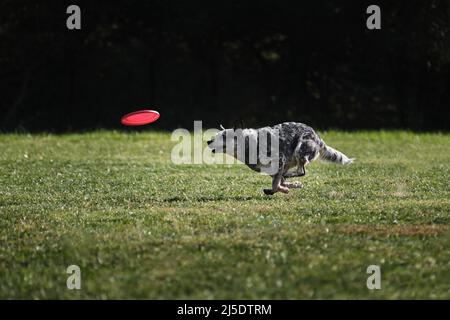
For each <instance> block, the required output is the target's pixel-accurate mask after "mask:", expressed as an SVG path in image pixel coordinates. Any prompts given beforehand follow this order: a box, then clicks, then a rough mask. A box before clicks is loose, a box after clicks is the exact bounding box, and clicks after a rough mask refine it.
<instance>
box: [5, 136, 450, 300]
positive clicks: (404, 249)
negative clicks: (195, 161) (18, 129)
mask: <svg viewBox="0 0 450 320" xmlns="http://www.w3.org/2000/svg"><path fill="white" fill-rule="evenodd" d="M322 137H323V138H324V140H325V141H326V142H327V143H328V144H329V145H331V146H333V147H335V148H337V149H339V150H342V151H343V152H345V153H346V154H347V155H349V156H352V157H356V158H357V161H356V162H355V163H354V165H351V166H337V165H333V164H326V163H321V162H319V161H316V162H314V163H313V164H311V165H310V166H309V168H308V169H309V171H308V174H307V176H306V177H304V178H303V179H301V180H302V181H303V183H304V188H303V189H300V190H293V191H291V193H290V194H288V195H284V194H276V195H275V196H273V197H267V196H264V195H263V194H262V192H261V190H262V188H263V187H268V186H269V185H270V178H268V177H267V176H263V175H258V174H256V173H254V172H253V171H251V170H249V169H248V168H246V167H244V166H242V165H234V166H226V165H174V164H172V163H171V161H170V153H171V149H172V146H173V145H174V143H173V142H171V141H170V135H169V134H167V133H140V134H126V133H118V132H94V133H88V134H70V135H11V134H4V135H0V150H1V153H0V298H20V299H22V298H32V299H49V298H58V299H59V298H69V299H76V298H98V299H106V298H150V299H164V298H175V299H177V298H189V299H191V298H192V299H194V298H200V299H203V298H206V299H214V298H217V299H228V298H250V299H253V298H258V299H263V298H274V299H303V298H313V299H316V298H325V299H328V298H333V299H335V298H338V299H339V298H357V299H367V298H368V299H381V298H388V299H396V298H438V299H449V298H450V249H449V248H450V189H449V163H450V135H448V134H416V133H408V132H358V133H343V132H325V133H322ZM71 264H76V265H78V266H80V268H81V272H82V289H81V290H78V291H77V290H68V289H67V287H66V279H67V276H68V275H67V274H66V268H67V266H69V265H71ZM372 264H375V265H379V266H380V267H381V272H382V276H381V278H382V279H381V281H382V283H381V285H382V288H381V289H380V290H368V289H367V287H366V279H367V277H368V276H369V275H368V274H366V268H367V267H368V266H369V265H372Z"/></svg>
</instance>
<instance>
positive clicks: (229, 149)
mask: <svg viewBox="0 0 450 320" xmlns="http://www.w3.org/2000/svg"><path fill="white" fill-rule="evenodd" d="M220 129H221V130H220V131H219V132H217V133H216V135H215V136H214V137H212V139H211V140H209V141H207V144H208V148H210V149H211V152H212V153H221V152H222V153H228V154H231V155H234V154H235V152H236V140H237V136H236V131H235V130H234V129H225V128H224V127H223V126H222V125H220Z"/></svg>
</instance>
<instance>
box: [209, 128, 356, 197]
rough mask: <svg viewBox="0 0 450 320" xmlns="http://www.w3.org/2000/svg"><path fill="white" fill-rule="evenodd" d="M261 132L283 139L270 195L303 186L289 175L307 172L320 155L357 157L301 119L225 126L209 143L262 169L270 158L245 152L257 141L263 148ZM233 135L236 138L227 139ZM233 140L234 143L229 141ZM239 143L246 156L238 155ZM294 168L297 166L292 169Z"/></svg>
mask: <svg viewBox="0 0 450 320" xmlns="http://www.w3.org/2000/svg"><path fill="white" fill-rule="evenodd" d="M236 132H239V135H241V136H242V139H236ZM261 133H264V134H266V135H267V134H269V135H272V136H273V135H276V137H277V138H278V141H279V144H278V148H279V152H278V153H277V158H278V159H277V163H276V170H275V172H274V173H273V174H271V176H272V188H271V189H264V190H263V191H264V193H265V194H267V195H272V194H274V193H276V192H278V191H280V192H283V193H288V192H289V189H291V188H301V187H302V184H301V183H298V182H295V183H292V182H291V183H289V182H287V181H286V179H287V178H291V177H302V176H304V175H305V174H306V170H305V166H306V165H307V164H308V163H310V162H311V161H314V160H316V159H317V158H321V159H323V160H326V161H329V162H334V163H338V164H344V165H345V164H350V163H352V161H353V159H350V158H348V157H347V156H346V155H345V154H343V153H342V152H340V151H337V150H335V149H333V148H331V147H329V146H327V145H326V144H325V142H324V141H323V140H322V139H321V138H320V137H319V135H318V134H317V133H316V132H315V131H314V130H313V129H312V128H311V127H309V126H307V125H305V124H303V123H297V122H284V123H281V124H277V125H275V126H273V127H263V128H259V129H242V130H239V131H235V130H234V129H224V128H223V127H222V130H221V131H219V132H218V133H217V134H216V136H215V137H214V138H213V139H212V140H210V141H208V147H209V148H210V149H211V150H212V152H216V151H217V152H225V153H227V154H229V155H231V156H233V157H235V158H236V159H238V160H240V161H242V162H244V163H245V164H246V165H247V166H248V167H249V168H250V169H252V170H255V171H257V172H261V171H263V170H262V169H264V166H267V164H266V163H267V162H264V161H262V159H261V158H260V155H259V154H258V157H257V159H256V162H253V161H252V162H251V161H249V159H248V158H246V156H245V154H247V153H248V146H249V144H250V143H251V142H254V143H255V144H256V145H257V147H258V148H259V145H260V141H259V138H258V137H259V136H260V134H261ZM233 136H234V138H233ZM229 137H231V138H232V139H233V141H227V139H229ZM230 142H231V144H229V143H230ZM240 143H241V144H242V143H243V144H245V146H239V145H238V144H240ZM230 145H231V146H233V147H232V148H228V149H227V148H226V146H230ZM239 147H243V148H244V150H245V151H246V152H245V153H244V157H243V159H242V157H238V152H237V150H238V148H239ZM293 168H295V169H294V170H290V169H293Z"/></svg>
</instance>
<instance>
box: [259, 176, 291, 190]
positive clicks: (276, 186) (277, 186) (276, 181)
mask: <svg viewBox="0 0 450 320" xmlns="http://www.w3.org/2000/svg"><path fill="white" fill-rule="evenodd" d="M282 179H283V174H282V173H281V172H279V173H277V174H276V175H274V176H273V177H272V189H264V190H263V191H264V193H265V194H266V195H272V194H274V193H276V192H278V191H280V192H283V193H289V188H287V187H285V186H283V185H282V184H281V181H282Z"/></svg>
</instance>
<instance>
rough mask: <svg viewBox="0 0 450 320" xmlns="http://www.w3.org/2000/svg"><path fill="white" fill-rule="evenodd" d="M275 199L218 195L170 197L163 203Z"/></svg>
mask: <svg viewBox="0 0 450 320" xmlns="http://www.w3.org/2000/svg"><path fill="white" fill-rule="evenodd" d="M272 199H273V197H268V196H265V195H263V194H261V195H250V196H242V195H226V194H222V195H217V196H200V197H192V198H184V197H180V196H175V197H170V198H167V199H164V200H162V202H166V203H174V202H216V201H238V202H239V201H240V202H243V201H250V200H266V201H270V200H272Z"/></svg>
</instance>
